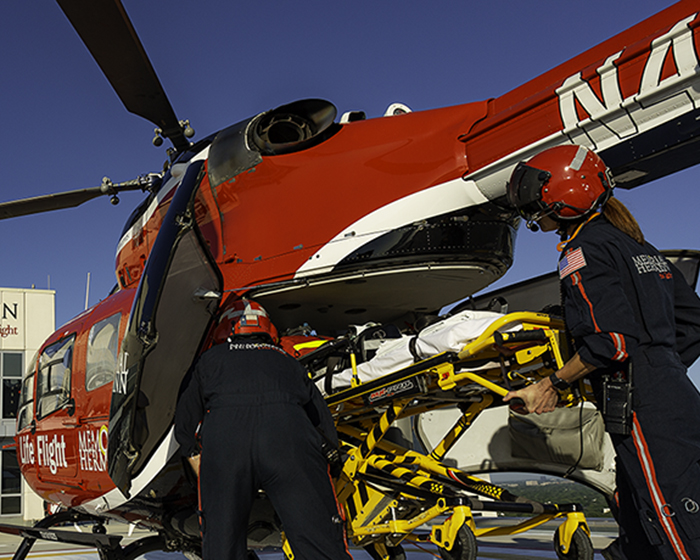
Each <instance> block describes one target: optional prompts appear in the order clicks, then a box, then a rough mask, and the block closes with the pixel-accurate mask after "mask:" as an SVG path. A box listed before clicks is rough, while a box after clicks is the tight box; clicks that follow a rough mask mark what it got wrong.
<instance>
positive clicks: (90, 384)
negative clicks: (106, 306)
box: [85, 313, 122, 391]
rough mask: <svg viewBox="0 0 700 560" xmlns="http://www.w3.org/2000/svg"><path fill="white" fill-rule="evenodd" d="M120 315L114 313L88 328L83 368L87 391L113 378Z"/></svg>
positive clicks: (115, 367) (115, 365)
mask: <svg viewBox="0 0 700 560" xmlns="http://www.w3.org/2000/svg"><path fill="white" fill-rule="evenodd" d="M121 317H122V316H121V313H116V314H115V315H112V316H111V317H107V318H106V319H103V320H102V321H100V322H99V323H95V325H93V327H92V328H91V329H90V336H89V337H88V348H87V366H86V368H85V389H87V390H88V391H92V390H93V389H97V388H98V387H102V385H105V384H106V383H109V382H110V381H113V380H114V372H115V371H116V370H117V346H118V339H119V321H120V319H121Z"/></svg>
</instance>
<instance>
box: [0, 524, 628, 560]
mask: <svg viewBox="0 0 700 560" xmlns="http://www.w3.org/2000/svg"><path fill="white" fill-rule="evenodd" d="M587 521H588V524H589V527H590V529H591V532H592V535H591V537H592V541H593V546H594V549H595V551H596V552H595V555H594V560H603V557H602V555H601V554H600V550H602V549H603V548H605V547H606V546H607V545H608V544H609V543H610V542H611V541H612V540H613V539H614V538H615V536H616V535H617V525H616V523H615V522H614V521H613V520H611V519H588V520H587ZM3 522H5V523H10V524H16V525H23V524H26V522H23V521H22V519H21V518H19V517H18V518H3ZM512 522H513V518H512V517H511V518H491V519H488V520H487V519H482V520H481V521H480V522H479V523H480V525H485V524H493V525H499V524H504V523H512ZM557 525H558V523H557V522H556V521H554V522H550V523H547V524H545V525H543V526H542V527H540V528H538V529H536V530H531V531H528V532H527V533H525V534H521V535H514V536H509V537H498V538H488V539H479V540H478V544H479V552H478V556H477V560H486V559H496V560H525V559H539V558H543V559H544V558H552V559H556V558H557V556H556V554H555V552H554V549H553V547H552V537H553V535H554V531H555V529H556V527H557ZM89 530H90V527H89V526H85V527H83V531H85V532H87V531H89ZM107 532H108V533H109V534H117V535H122V536H123V540H122V545H126V544H128V543H130V542H132V541H134V540H136V539H139V538H142V537H145V536H147V535H148V534H149V532H148V531H143V530H141V529H134V531H133V533H132V534H131V535H129V526H128V525H125V524H121V523H110V524H108V525H107ZM19 542H20V539H18V538H17V537H13V536H11V535H5V534H2V533H0V560H10V559H11V558H12V556H13V554H14V552H15V550H16V549H17V547H18V546H19ZM404 548H405V550H406V559H407V560H433V559H435V558H436V557H437V558H440V556H439V553H438V551H437V548H435V547H429V546H428V547H421V548H418V547H416V546H414V545H411V544H406V545H405V546H404ZM350 552H351V554H352V556H353V558H354V559H355V560H370V556H369V555H368V554H366V553H365V552H364V551H362V550H359V549H356V548H354V547H353V548H351V550H350ZM258 556H259V558H260V560H283V559H284V554H283V553H282V551H281V550H278V549H269V550H265V551H260V552H258ZM28 558H29V559H41V560H50V559H54V558H56V559H58V558H60V559H62V560H99V557H98V555H97V552H96V551H95V549H91V548H80V547H75V546H72V545H65V544H61V543H55V542H51V541H37V542H36V544H35V545H34V547H33V548H32V551H31V553H30V554H29V556H28ZM145 558H146V559H147V560H185V557H184V556H183V555H182V554H179V553H166V552H150V553H147V554H146V555H145Z"/></svg>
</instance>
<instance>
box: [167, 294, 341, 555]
mask: <svg viewBox="0 0 700 560" xmlns="http://www.w3.org/2000/svg"><path fill="white" fill-rule="evenodd" d="M222 335H223V336H222ZM228 335H230V336H229V338H228V341H227V342H226V343H223V344H218V345H216V346H214V347H213V348H211V349H210V350H208V351H206V352H205V353H204V354H202V356H201V357H200V359H199V360H198V362H197V364H196V366H195V368H194V371H193V374H192V378H191V380H190V383H189V385H188V386H187V388H186V389H185V391H184V392H183V394H182V396H181V397H180V400H179V402H178V406H177V411H176V415H175V426H176V431H175V434H176V437H177V440H178V442H179V443H180V446H181V451H182V453H183V454H184V455H185V456H186V457H192V456H195V455H197V454H198V449H199V448H198V446H197V441H196V433H197V431H198V426H200V422H201V429H199V437H200V438H201V449H202V451H201V467H200V473H201V474H200V509H201V525H202V532H203V557H204V560H234V559H235V560H246V557H247V556H246V555H247V546H246V541H247V538H246V534H247V529H248V518H249V515H250V510H251V506H252V502H253V499H254V497H255V495H256V492H257V491H258V489H260V488H262V489H263V490H264V491H265V492H266V493H267V496H268V497H269V499H270V501H271V503H272V505H273V507H274V508H275V511H276V512H277V515H279V517H280V519H281V521H282V525H283V529H284V532H285V535H286V537H287V539H288V541H289V544H290V546H291V548H292V551H293V553H294V555H295V557H296V558H299V559H302V560H316V559H318V560H321V559H328V560H351V556H350V555H349V553H348V551H347V546H346V542H345V533H344V531H345V528H344V522H343V519H342V515H341V512H340V510H339V507H338V504H337V502H336V498H335V492H334V488H333V483H332V480H331V478H330V475H329V466H328V463H327V461H326V456H325V454H324V452H323V451H322V447H323V446H324V442H327V441H330V443H331V445H332V446H335V447H336V448H337V443H338V440H337V434H336V432H335V426H334V424H333V419H332V417H331V415H330V413H329V411H328V408H327V407H326V404H325V402H324V400H323V398H322V397H321V395H320V393H319V392H318V390H317V389H316V387H315V386H314V385H313V384H312V383H311V381H310V380H309V377H308V375H307V374H306V372H305V371H304V370H303V368H302V367H301V365H300V364H299V363H298V362H297V361H296V360H295V359H294V358H292V357H291V356H289V355H288V354H286V353H285V352H284V351H283V350H282V349H281V348H279V347H278V346H277V345H276V343H277V330H276V329H275V327H274V325H273V324H272V322H271V321H270V319H269V317H268V315H267V313H266V312H265V310H264V309H263V308H262V307H261V306H260V305H258V304H257V303H256V302H254V301H250V300H245V299H244V300H240V301H237V302H236V303H235V305H234V307H233V308H232V309H230V310H228V311H226V312H225V313H224V314H223V316H222V318H221V320H220V323H219V326H218V328H217V331H216V332H215V334H214V337H215V339H217V340H221V339H224V340H225V339H226V337H227V336H228Z"/></svg>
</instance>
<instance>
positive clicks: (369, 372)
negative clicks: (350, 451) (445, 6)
mask: <svg viewBox="0 0 700 560" xmlns="http://www.w3.org/2000/svg"><path fill="white" fill-rule="evenodd" d="M501 317H503V315H502V314H501V313H494V312H492V311H462V312H461V313H457V314H455V315H453V316H451V317H448V318H447V319H443V320H442V321H439V322H437V323H434V324H432V325H430V326H429V327H426V328H425V329H423V330H422V331H420V333H418V334H416V335H411V336H402V337H401V338H395V339H387V340H386V341H385V342H384V343H383V344H382V345H381V346H380V347H379V349H378V350H377V353H376V354H375V356H374V357H373V358H372V359H371V360H368V361H366V362H363V363H360V364H358V365H357V375H358V378H359V381H360V382H361V383H366V382H367V381H371V380H373V379H377V378H379V377H382V376H383V375H388V374H390V373H392V372H395V371H397V370H400V369H402V368H405V367H408V366H410V365H411V364H413V363H415V362H416V361H419V360H424V359H427V358H430V357H432V356H435V355H437V354H440V353H442V352H447V351H452V352H459V351H460V350H462V348H464V346H465V345H466V344H467V343H469V342H470V341H471V340H474V339H475V338H478V337H479V335H480V334H481V333H483V332H484V331H485V330H486V329H487V328H488V327H489V326H490V325H491V324H492V323H493V322H494V321H497V320H498V319H500V318H501ZM521 329H522V326H521V325H520V324H519V323H515V324H513V323H511V324H508V325H507V326H506V327H505V328H503V329H500V330H501V331H503V332H513V331H517V330H521ZM414 340H415V342H414ZM411 346H413V352H411V350H412V348H411ZM493 366H494V364H483V365H481V366H480V367H475V368H474V370H475V371H476V370H477V369H484V368H489V367H493ZM351 380H352V369H351V368H347V369H345V370H343V371H341V372H340V373H337V374H335V375H334V376H333V380H332V387H333V389H342V388H344V387H349V386H350V385H351ZM318 387H319V389H321V390H322V391H323V389H324V387H323V381H321V382H319V383H318Z"/></svg>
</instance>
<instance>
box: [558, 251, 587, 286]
mask: <svg viewBox="0 0 700 560" xmlns="http://www.w3.org/2000/svg"><path fill="white" fill-rule="evenodd" d="M584 266H586V258H585V257H584V256H583V249H582V248H581V247H579V248H578V249H574V250H573V251H569V252H568V253H566V254H565V255H564V256H563V257H562V258H561V260H560V261H559V278H560V279H562V278H566V277H567V276H568V275H569V274H571V273H572V272H576V271H577V270H580V269H581V268H583V267H584Z"/></svg>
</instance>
